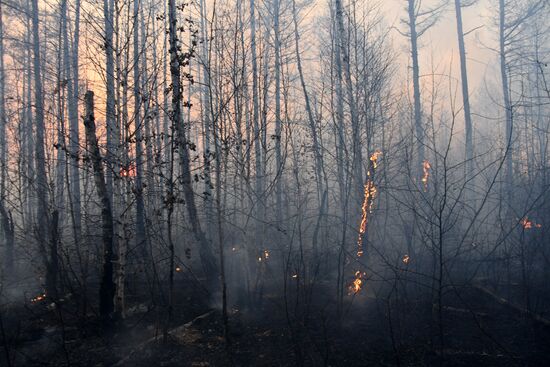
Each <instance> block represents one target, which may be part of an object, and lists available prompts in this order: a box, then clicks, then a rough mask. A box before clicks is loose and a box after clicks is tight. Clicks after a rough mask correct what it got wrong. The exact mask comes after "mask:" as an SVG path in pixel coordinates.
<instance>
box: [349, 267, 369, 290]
mask: <svg viewBox="0 0 550 367" xmlns="http://www.w3.org/2000/svg"><path fill="white" fill-rule="evenodd" d="M365 275H367V274H366V273H365V272H360V271H356V272H355V279H354V280H353V282H351V284H350V285H349V286H348V295H349V296H351V295H352V294H357V293H359V292H360V291H361V289H362V288H363V285H364V283H365V281H364V279H363V277H364V276H365Z"/></svg>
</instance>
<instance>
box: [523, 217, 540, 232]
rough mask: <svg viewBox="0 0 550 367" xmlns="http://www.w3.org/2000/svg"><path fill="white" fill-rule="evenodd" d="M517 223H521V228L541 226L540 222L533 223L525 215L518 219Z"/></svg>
mask: <svg viewBox="0 0 550 367" xmlns="http://www.w3.org/2000/svg"><path fill="white" fill-rule="evenodd" d="M519 223H520V224H521V226H522V227H523V229H533V228H541V227H542V224H539V223H535V222H533V221H532V220H530V219H529V218H527V217H524V218H523V219H521V220H520V221H519Z"/></svg>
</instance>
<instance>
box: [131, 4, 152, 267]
mask: <svg viewBox="0 0 550 367" xmlns="http://www.w3.org/2000/svg"><path fill="white" fill-rule="evenodd" d="M138 25H139V0H134V25H133V27H134V47H133V49H134V50H133V51H134V60H133V63H134V124H135V137H136V180H135V190H134V191H135V195H136V246H137V248H138V250H139V251H140V252H141V256H142V257H143V258H146V257H147V254H148V250H147V241H146V238H145V204H144V201H143V145H142V140H143V135H142V119H141V107H142V97H141V91H140V83H141V82H140V73H141V70H140V68H139V66H140V64H139V61H140V58H139V56H140V55H139V26H138Z"/></svg>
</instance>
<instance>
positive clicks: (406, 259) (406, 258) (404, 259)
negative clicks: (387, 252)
mask: <svg viewBox="0 0 550 367" xmlns="http://www.w3.org/2000/svg"><path fill="white" fill-rule="evenodd" d="M402 261H403V264H405V265H407V264H408V263H409V261H411V257H410V256H409V255H405V256H403V259H402Z"/></svg>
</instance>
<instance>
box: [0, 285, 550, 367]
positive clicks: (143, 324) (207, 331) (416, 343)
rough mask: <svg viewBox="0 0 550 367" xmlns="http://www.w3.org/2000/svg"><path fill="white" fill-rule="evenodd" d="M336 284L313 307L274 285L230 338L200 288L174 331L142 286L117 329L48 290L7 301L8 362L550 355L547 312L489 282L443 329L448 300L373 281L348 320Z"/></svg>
mask: <svg viewBox="0 0 550 367" xmlns="http://www.w3.org/2000/svg"><path fill="white" fill-rule="evenodd" d="M320 287H322V285H320ZM326 287H327V289H326V292H324V290H323V291H321V292H319V289H317V291H316V294H322V296H319V297H318V298H316V299H312V300H311V302H310V303H309V305H310V306H309V307H307V306H305V305H306V303H304V302H303V300H300V299H299V298H298V299H297V298H296V295H295V294H294V295H292V297H290V296H289V297H288V298H287V302H285V298H284V297H283V296H281V295H280V294H277V295H275V294H274V295H271V294H270V293H269V292H268V290H266V292H265V293H264V296H263V297H262V300H261V302H257V304H255V306H254V307H253V308H251V307H248V308H246V309H240V308H239V307H238V306H236V305H230V309H229V322H230V323H229V336H230V343H229V344H226V343H225V339H224V337H223V335H224V332H223V324H222V320H221V312H220V310H219V309H212V308H209V307H208V305H205V304H204V303H203V302H201V301H200V300H199V299H200V298H201V297H200V292H195V294H196V295H195V298H197V299H194V298H193V297H186V298H183V297H180V298H178V299H177V300H176V304H175V308H174V317H173V319H172V320H171V323H170V325H171V327H170V333H169V337H168V340H167V341H166V342H163V337H162V329H161V327H162V321H163V320H165V317H166V310H165V309H164V308H161V307H147V306H145V304H144V303H141V302H140V299H139V297H136V298H135V299H131V298H129V299H128V315H127V317H126V319H125V320H124V322H123V323H122V325H121V326H120V327H119V328H118V329H117V331H116V332H113V333H112V334H110V335H109V336H106V335H105V334H104V333H102V332H101V329H100V327H99V324H98V323H97V321H94V320H97V317H94V316H93V312H89V314H90V316H89V318H88V319H86V320H79V319H78V318H77V317H75V314H76V313H75V312H74V310H72V309H71V307H70V306H69V304H70V301H68V300H66V303H67V304H59V305H58V306H57V307H54V306H53V305H52V304H50V303H49V302H48V301H47V300H46V301H44V302H34V303H27V304H24V305H17V306H15V305H13V306H12V307H9V308H6V307H4V308H3V309H2V315H1V316H2V318H1V321H2V324H1V326H2V334H3V335H2V339H1V340H0V342H1V346H0V347H1V348H2V349H3V350H0V353H1V357H0V365H1V366H98V367H99V366H120V367H129V366H137V367H141V366H143V367H146V366H194V367H199V366H433V365H445V366H538V367H539V366H549V365H550V325H548V324H546V319H544V318H542V317H538V316H534V315H531V314H526V313H525V312H522V311H521V308H519V307H515V306H514V305H513V304H508V303H506V302H505V301H504V300H502V299H501V301H502V302H500V301H499V299H498V298H495V294H492V295H491V294H489V293H487V292H486V290H484V289H480V288H476V287H468V288H464V289H461V291H460V293H457V294H453V293H452V292H449V293H448V294H447V295H446V298H445V303H444V304H445V306H444V307H443V313H442V320H443V328H442V329H440V328H439V322H438V321H437V320H438V319H439V318H438V317H439V312H438V309H437V307H435V306H434V304H433V302H432V301H431V300H430V298H429V297H428V296H427V295H424V294H416V295H414V297H413V295H412V294H407V295H406V297H403V301H400V302H395V301H392V304H391V307H389V303H388V302H387V298H382V297H380V296H377V295H376V294H375V292H373V291H364V292H362V293H359V294H358V295H355V296H347V297H346V303H345V304H344V312H343V316H342V318H341V319H340V320H338V319H336V318H335V317H334V315H335V310H334V302H333V301H332V300H331V297H329V296H328V295H329V294H333V291H332V288H330V287H329V286H328V285H327V286H326ZM180 289H181V288H180ZM376 293H378V294H381V292H376ZM142 296H145V295H142ZM297 305H298V307H296V306H297ZM390 316H391V318H390ZM537 317H538V318H537ZM390 320H391V322H390ZM441 331H443V340H442V339H441V337H440V336H441ZM7 355H9V358H10V363H8V361H7V357H6V356H7Z"/></svg>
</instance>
